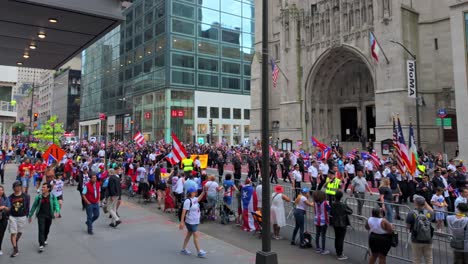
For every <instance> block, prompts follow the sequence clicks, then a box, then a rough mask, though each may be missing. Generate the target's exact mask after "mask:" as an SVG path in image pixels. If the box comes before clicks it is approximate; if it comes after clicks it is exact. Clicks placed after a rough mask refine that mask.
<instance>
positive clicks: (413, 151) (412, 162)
mask: <svg viewBox="0 0 468 264" xmlns="http://www.w3.org/2000/svg"><path fill="white" fill-rule="evenodd" d="M408 144H409V150H408V155H409V171H410V173H411V175H414V173H415V172H416V168H417V167H418V159H419V157H418V148H417V146H416V143H415V141H414V129H413V124H412V123H410V127H409V139H408Z"/></svg>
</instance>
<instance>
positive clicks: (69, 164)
mask: <svg viewBox="0 0 468 264" xmlns="http://www.w3.org/2000/svg"><path fill="white" fill-rule="evenodd" d="M72 171H73V161H72V160H71V159H67V161H66V162H65V167H64V168H63V172H64V173H65V183H66V184H71V185H74V183H73V178H72V177H71V174H72Z"/></svg>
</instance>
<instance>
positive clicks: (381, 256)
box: [366, 208, 393, 264]
mask: <svg viewBox="0 0 468 264" xmlns="http://www.w3.org/2000/svg"><path fill="white" fill-rule="evenodd" d="M366 229H367V230H369V231H370V235H369V249H370V251H371V253H372V254H371V257H370V258H369V264H374V263H375V262H376V261H377V259H378V260H379V264H381V263H385V262H386V258H387V254H388V251H390V248H391V247H392V246H391V244H392V236H391V234H392V233H393V225H392V224H391V223H390V222H388V221H387V219H385V218H382V210H381V209H380V208H375V209H373V210H372V216H371V217H369V220H368V221H367V223H366Z"/></svg>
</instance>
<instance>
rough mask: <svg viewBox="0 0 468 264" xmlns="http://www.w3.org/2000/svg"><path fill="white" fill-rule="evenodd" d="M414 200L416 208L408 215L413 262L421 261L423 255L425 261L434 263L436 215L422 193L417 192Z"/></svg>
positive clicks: (407, 223) (407, 225) (407, 222)
mask: <svg viewBox="0 0 468 264" xmlns="http://www.w3.org/2000/svg"><path fill="white" fill-rule="evenodd" d="M413 201H414V205H415V209H414V210H413V211H412V212H409V213H408V215H407V217H406V228H407V229H408V231H409V232H411V248H412V255H413V263H415V264H419V263H421V257H423V258H424V263H432V260H433V258H432V236H433V235H434V228H433V227H432V225H431V221H432V219H433V217H434V211H433V210H432V208H431V207H430V206H429V204H428V203H427V202H426V199H425V198H424V197H422V196H420V195H417V194H415V195H414V196H413Z"/></svg>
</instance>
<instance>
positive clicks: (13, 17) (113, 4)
mask: <svg viewBox="0 0 468 264" xmlns="http://www.w3.org/2000/svg"><path fill="white" fill-rule="evenodd" d="M122 20H123V16H122V12H121V1H120V0H0V65H8V66H18V65H22V66H24V67H31V68H42V69H57V68H59V67H60V66H61V65H63V64H64V63H66V62H67V61H68V60H70V59H71V58H73V57H75V56H76V55H77V54H79V53H80V52H81V51H82V50H83V49H85V48H86V47H88V46H89V45H91V44H92V43H94V42H95V41H96V40H98V39H99V38H101V37H102V36H104V34H106V33H107V32H109V31H110V30H112V29H113V28H115V27H116V26H117V25H119V24H120V22H121V21H122ZM41 34H45V38H41V37H42V35H41Z"/></svg>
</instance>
